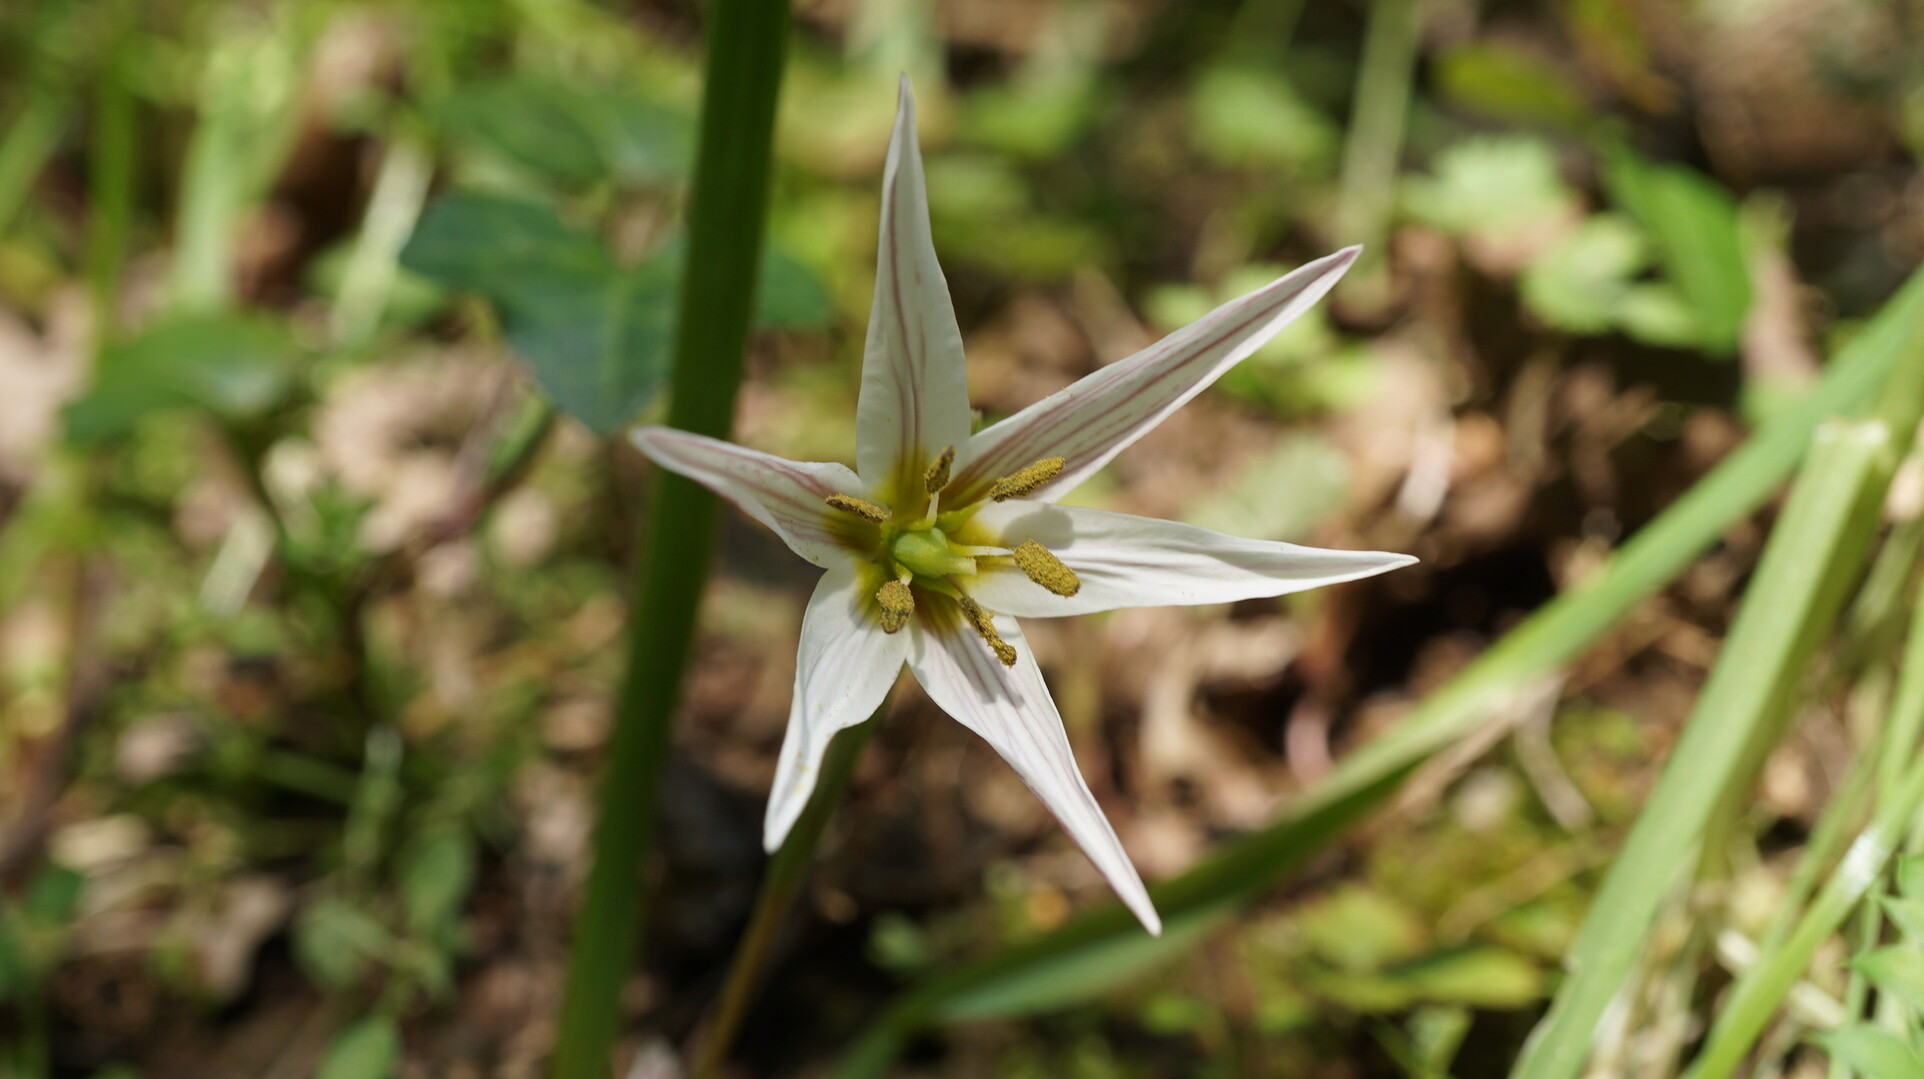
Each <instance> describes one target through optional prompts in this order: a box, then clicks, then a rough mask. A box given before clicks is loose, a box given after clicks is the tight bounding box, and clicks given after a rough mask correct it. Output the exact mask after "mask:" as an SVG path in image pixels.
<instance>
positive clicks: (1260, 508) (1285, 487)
mask: <svg viewBox="0 0 1924 1079" xmlns="http://www.w3.org/2000/svg"><path fill="white" fill-rule="evenodd" d="M1348 483H1349V459H1348V458H1347V457H1346V456H1345V455H1344V454H1343V452H1342V451H1341V450H1338V449H1337V448H1336V447H1335V446H1334V445H1332V444H1331V443H1330V442H1329V441H1328V440H1327V439H1325V438H1323V437H1322V436H1320V435H1315V434H1307V433H1302V434H1293V435H1285V436H1284V437H1283V438H1282V439H1281V440H1280V441H1279V442H1278V443H1277V445H1276V448H1275V449H1273V450H1271V451H1269V452H1268V453H1266V454H1263V455H1262V456H1260V457H1257V458H1255V459H1254V460H1252V461H1250V462H1249V463H1248V464H1246V465H1244V466H1243V468H1242V470H1241V471H1240V472H1238V473H1237V474H1236V477H1235V479H1233V480H1231V481H1230V482H1229V484H1228V485H1226V486H1225V487H1223V488H1221V489H1220V490H1215V491H1211V492H1209V493H1207V494H1205V495H1204V496H1203V497H1202V498H1200V499H1198V500H1197V501H1196V502H1195V503H1194V504H1192V505H1191V506H1190V507H1189V508H1188V510H1187V511H1186V512H1185V513H1184V514H1183V515H1182V519H1183V520H1184V521H1187V522H1188V523H1190V524H1193V525H1199V526H1201V527H1203V528H1209V529H1214V530H1216V531H1218V532H1225V533H1228V534H1230V535H1232V536H1248V537H1250V538H1252V539H1270V540H1301V539H1302V538H1303V537H1305V536H1307V535H1308V534H1309V533H1310V532H1311V531H1312V530H1314V528H1315V527H1316V526H1317V525H1318V524H1320V523H1322V521H1323V519H1324V518H1325V517H1327V516H1328V515H1329V514H1331V513H1333V512H1335V511H1336V510H1337V509H1338V508H1339V507H1340V506H1341V505H1342V502H1343V498H1344V496H1345V494H1346V493H1347V491H1348Z"/></svg>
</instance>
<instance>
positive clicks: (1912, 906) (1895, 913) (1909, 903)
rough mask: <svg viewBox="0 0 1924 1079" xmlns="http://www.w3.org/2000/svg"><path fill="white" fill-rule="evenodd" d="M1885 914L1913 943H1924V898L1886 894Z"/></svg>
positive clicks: (1906, 938)
mask: <svg viewBox="0 0 1924 1079" xmlns="http://www.w3.org/2000/svg"><path fill="white" fill-rule="evenodd" d="M1884 914H1885V915H1886V916H1887V917H1889V918H1890V920H1891V923H1892V924H1894V925H1896V926H1897V928H1898V930H1899V931H1900V932H1902V933H1903V934H1904V939H1905V940H1907V941H1909V942H1910V943H1912V944H1917V945H1924V899H1912V898H1910V897H1908V896H1905V897H1902V898H1900V897H1898V896H1885V897H1884Z"/></svg>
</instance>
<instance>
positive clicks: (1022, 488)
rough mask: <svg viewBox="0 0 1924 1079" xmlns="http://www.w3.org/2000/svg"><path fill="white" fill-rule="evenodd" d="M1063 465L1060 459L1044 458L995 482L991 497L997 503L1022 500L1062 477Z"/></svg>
mask: <svg viewBox="0 0 1924 1079" xmlns="http://www.w3.org/2000/svg"><path fill="white" fill-rule="evenodd" d="M1063 463H1064V462H1063V459H1062V458H1060V457H1044V458H1043V459H1042V460H1040V461H1037V462H1036V463H1035V464H1032V465H1028V466H1025V467H1023V468H1020V469H1017V470H1016V471H1014V472H1011V473H1009V474H1008V475H1006V476H1004V477H1002V478H1001V479H999V480H997V481H995V486H993V487H991V488H989V497H990V498H993V499H995V500H996V501H997V502H1002V501H1004V500H1007V499H1011V498H1021V497H1022V496H1023V495H1026V494H1028V493H1029V492H1030V491H1033V490H1035V489H1036V488H1038V487H1040V486H1042V485H1043V484H1045V483H1048V482H1049V481H1050V480H1052V479H1055V478H1056V477H1057V476H1058V475H1061V473H1062V465H1063Z"/></svg>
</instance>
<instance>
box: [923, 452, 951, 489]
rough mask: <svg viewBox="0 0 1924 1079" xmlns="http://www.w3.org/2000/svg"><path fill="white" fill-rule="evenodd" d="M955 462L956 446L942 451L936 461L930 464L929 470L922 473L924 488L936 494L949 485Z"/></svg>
mask: <svg viewBox="0 0 1924 1079" xmlns="http://www.w3.org/2000/svg"><path fill="white" fill-rule="evenodd" d="M954 464H955V447H954V446H950V447H949V448H947V449H945V450H943V451H942V456H940V457H937V458H936V459H935V463H933V464H931V465H929V470H928V471H927V472H924V473H922V489H923V490H924V491H927V492H928V493H930V494H934V493H935V492H937V491H940V490H941V489H942V488H944V487H947V486H948V485H949V469H950V467H952V466H953V465H954Z"/></svg>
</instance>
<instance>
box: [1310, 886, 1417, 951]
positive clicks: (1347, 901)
mask: <svg viewBox="0 0 1924 1079" xmlns="http://www.w3.org/2000/svg"><path fill="white" fill-rule="evenodd" d="M1296 923H1297V928H1298V930H1299V931H1300V932H1301V933H1302V934H1303V938H1304V939H1305V940H1306V941H1307V942H1308V943H1309V946H1310V948H1311V949H1312V950H1314V951H1315V952H1316V954H1318V955H1320V956H1322V957H1323V958H1325V959H1327V960H1329V961H1330V962H1332V963H1335V964H1336V965H1337V966H1339V967H1342V968H1343V969H1344V970H1352V971H1357V970H1378V969H1381V968H1383V967H1385V966H1388V965H1389V964H1391V963H1394V962H1397V961H1398V960H1402V959H1409V958H1411V957H1412V956H1415V955H1417V954H1419V953H1421V952H1422V950H1423V948H1424V946H1425V941H1424V933H1423V926H1422V924H1421V923H1420V922H1418V921H1417V919H1416V916H1415V915H1414V914H1412V913H1410V912H1409V910H1407V909H1406V908H1404V907H1403V906H1402V905H1401V904H1399V903H1397V902H1396V901H1395V900H1393V899H1390V898H1389V897H1388V896H1385V895H1384V894H1382V893H1381V892H1378V891H1375V890H1373V889H1370V888H1366V887H1364V886H1362V885H1346V886H1344V887H1341V888H1338V889H1337V890H1336V891H1334V892H1331V893H1330V894H1329V895H1327V896H1324V897H1322V898H1321V899H1318V900H1316V901H1314V902H1312V903H1310V904H1308V905H1307V906H1305V907H1304V908H1303V909H1302V911H1301V912H1300V913H1298V914H1297V916H1296Z"/></svg>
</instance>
